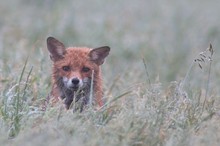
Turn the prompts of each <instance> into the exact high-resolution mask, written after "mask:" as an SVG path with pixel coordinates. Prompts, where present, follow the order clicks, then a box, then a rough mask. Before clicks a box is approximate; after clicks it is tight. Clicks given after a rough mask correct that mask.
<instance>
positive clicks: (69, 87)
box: [47, 37, 110, 111]
mask: <svg viewBox="0 0 220 146" xmlns="http://www.w3.org/2000/svg"><path fill="white" fill-rule="evenodd" d="M47 48H48V51H49V52H50V58H51V60H52V61H53V68H52V72H53V73H52V90H51V92H50V95H49V96H48V100H51V99H52V101H53V102H57V101H59V99H62V100H64V104H65V107H66V109H69V108H70V105H71V103H72V102H78V101H81V102H80V111H82V110H83V108H84V107H85V106H86V105H87V104H88V102H89V100H90V98H89V97H90V95H91V93H93V95H92V97H93V99H94V102H95V103H96V104H98V105H99V106H103V100H102V98H103V89H102V76H101V68H100V65H102V64H103V63H104V61H105V58H106V57H107V56H108V55H109V52H110V48H109V47H108V46H103V47H99V48H95V49H91V48H86V47H80V48H78V47H69V48H67V49H66V48H65V46H64V44H63V43H61V42H60V41H58V40H57V39H55V38H53V37H48V38H47Z"/></svg>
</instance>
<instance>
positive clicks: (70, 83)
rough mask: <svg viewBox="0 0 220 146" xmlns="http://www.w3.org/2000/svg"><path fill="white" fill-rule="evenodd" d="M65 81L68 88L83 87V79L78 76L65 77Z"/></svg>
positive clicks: (76, 88)
mask: <svg viewBox="0 0 220 146" xmlns="http://www.w3.org/2000/svg"><path fill="white" fill-rule="evenodd" d="M63 83H64V86H65V87H66V88H68V89H70V90H74V91H75V90H78V89H80V88H82V87H83V81H82V79H79V78H78V77H72V78H70V79H68V78H66V77H63Z"/></svg>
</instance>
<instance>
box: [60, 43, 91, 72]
mask: <svg viewBox="0 0 220 146" xmlns="http://www.w3.org/2000/svg"><path fill="white" fill-rule="evenodd" d="M90 51H91V48H86V47H83V48H82V47H81V48H78V47H70V48H67V49H66V54H65V55H64V58H63V59H62V60H60V61H58V62H57V65H58V64H59V66H64V65H70V66H72V67H74V68H77V67H81V66H91V65H92V64H93V63H92V62H91V61H90V59H89V52H90Z"/></svg>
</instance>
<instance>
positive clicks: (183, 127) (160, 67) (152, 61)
mask: <svg viewBox="0 0 220 146" xmlns="http://www.w3.org/2000/svg"><path fill="white" fill-rule="evenodd" d="M219 8H220V3H219V1H218V0H210V1H207V0H194V1H191V0H185V1H175V0H167V1H164V0H157V1H151V0H139V1H132V0H118V1H110V0H106V1H102V0H93V1H80V0H66V1H59V0H38V1H34V0H30V1H29V0H18V1H14V0H7V1H5V0H0V135H1V136H0V145H4V146H7V145H9V146H21V145H22V146H30V145H31V146H37V145H41V146H49V145H51V146H64V145H83V146H84V145H85V146H87V145H88V146H104V145H105V146H108V145H116V146H127V145H129V146H130V145H131V146H142V145H143V146H145V145H146V146H160V145H161V146H162V145H164V146H186V145H192V146H218V145H219V143H220V125H219V120H220V106H219V105H220V91H219V85H220V63H219V61H218V60H219V59H220V57H219V56H220V51H219V48H220V27H219V26H220V17H219V13H220V9H219ZM48 36H53V37H55V38H57V39H59V40H61V41H63V42H64V44H66V46H87V47H94V48H95V47H99V46H103V45H108V46H110V47H111V52H110V55H109V56H108V58H107V60H106V62H105V64H104V65H103V66H102V71H103V77H104V91H105V97H104V98H105V100H106V105H105V106H104V107H103V108H102V109H100V110H94V109H93V108H89V109H87V110H86V111H84V112H82V113H78V112H75V113H73V112H72V111H71V110H70V111H66V110H64V109H63V108H62V104H59V105H57V106H55V107H48V108H47V110H46V111H42V110H41V105H42V102H43V100H44V99H45V98H46V97H47V95H48V93H49V91H50V88H51V82H50V74H51V64H52V63H51V61H50V59H49V53H48V51H47V48H46V38H47V37H48ZM210 43H211V44H212V47H210ZM207 48H208V49H207ZM213 50H214V51H213Z"/></svg>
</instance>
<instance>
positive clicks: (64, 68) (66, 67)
mask: <svg viewBox="0 0 220 146" xmlns="http://www.w3.org/2000/svg"><path fill="white" fill-rule="evenodd" d="M62 69H63V70H64V71H70V67H69V66H63V67H62Z"/></svg>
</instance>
